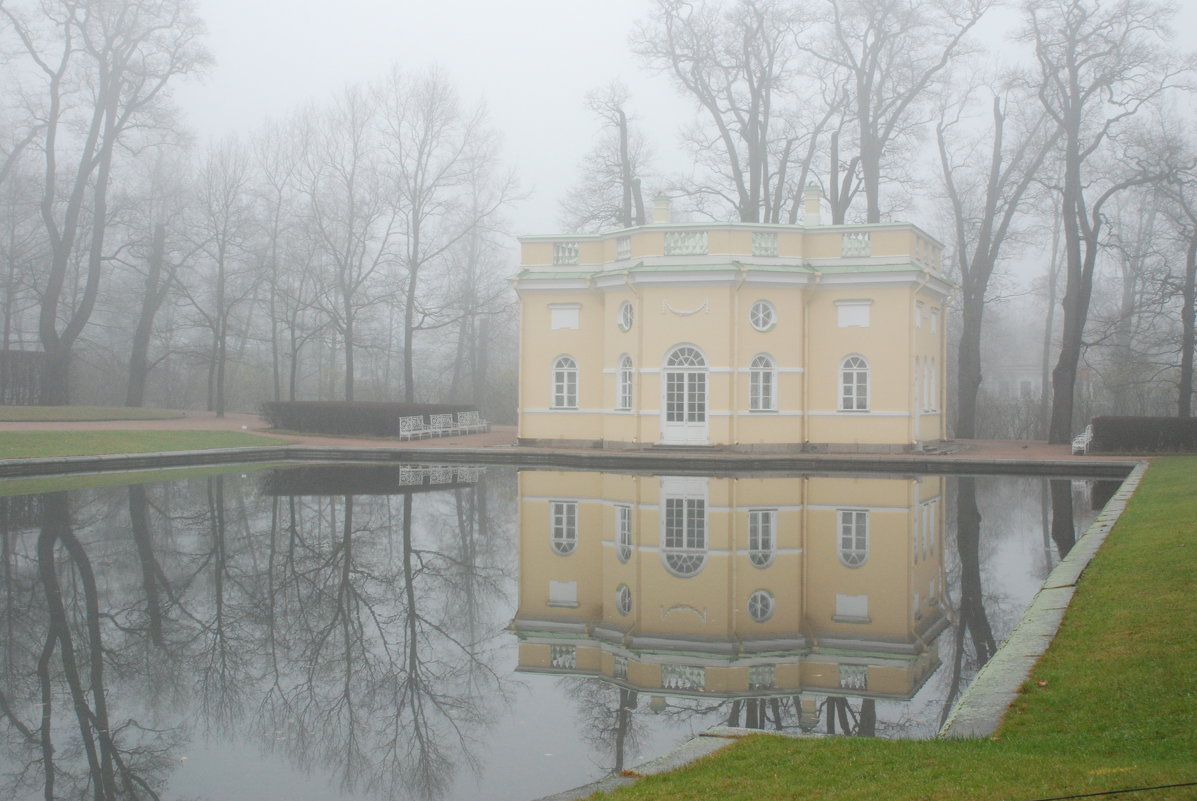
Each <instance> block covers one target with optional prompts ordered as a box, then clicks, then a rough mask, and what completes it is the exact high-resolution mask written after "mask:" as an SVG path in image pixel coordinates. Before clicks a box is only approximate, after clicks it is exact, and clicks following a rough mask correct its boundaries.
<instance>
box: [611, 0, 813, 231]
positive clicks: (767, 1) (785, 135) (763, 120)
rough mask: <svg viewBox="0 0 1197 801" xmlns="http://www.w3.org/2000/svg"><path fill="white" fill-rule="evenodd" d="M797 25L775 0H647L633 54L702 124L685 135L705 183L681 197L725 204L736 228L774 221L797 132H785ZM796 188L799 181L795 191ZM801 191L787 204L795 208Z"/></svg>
mask: <svg viewBox="0 0 1197 801" xmlns="http://www.w3.org/2000/svg"><path fill="white" fill-rule="evenodd" d="M802 29H803V25H802V22H801V20H800V18H799V17H798V14H797V11H796V9H795V7H794V6H792V5H791V4H789V3H787V2H784V0H735V2H733V3H731V4H730V5H729V6H725V5H724V4H723V3H720V2H717V1H716V0H656V2H655V4H654V10H653V16H652V18H651V19H650V20H649V21H648V22H647V23H646V24H644V25H641V26H640V27H639V29H638V30H637V31H636V32H635V33H634V34H633V37H632V47H633V49H634V50H635V52H636V53H638V54H639V55H640V56H641V57H642V58H644V60H645V61H646V63H648V64H649V65H650V66H651V67H653V68H655V69H658V70H661V71H663V72H667V73H669V74H670V75H671V76H672V77H673V79H674V81H675V82H676V83H677V85H678V87H679V88H680V89H681V90H682V91H683V92H685V93H686V94H687V95H689V96H690V97H691V98H692V99H693V100H694V101H695V102H696V103H697V104H698V106H699V108H700V109H701V112H702V115H703V117H704V119H705V120H706V122H707V123H708V124H709V125H710V126H711V127H710V128H709V129H708V128H703V127H701V126H700V127H699V129H698V130H696V131H694V132H693V133H692V134H691V138H692V139H695V140H697V143H698V146H697V148H696V150H697V156H698V157H699V158H700V159H701V158H705V157H706V156H707V155H712V156H713V160H712V161H711V163H710V164H709V165H708V166H709V167H710V168H711V169H712V171H713V173H714V180H711V181H704V182H699V184H698V185H697V186H695V187H693V188H692V189H690V191H691V192H692V193H694V194H696V195H698V196H699V198H700V199H701V198H702V197H704V196H710V197H714V198H716V199H719V200H722V201H726V202H727V203H728V204H729V205H730V206H731V208H733V209H734V210H735V215H736V217H737V218H738V219H739V220H740V221H741V222H780V221H781V219H782V218H783V215H782V211H781V205H782V200H783V199H782V198H781V197H780V195H781V194H782V191H783V190H784V188H785V187H786V186H787V185H788V184H787V179H786V170H787V167H788V165H789V162H790V159H791V153H792V152H793V150H794V146H795V143H796V141H797V140H798V139H799V134H798V133H797V132H795V131H794V130H793V129H791V128H788V127H787V126H786V124H785V123H786V117H787V109H786V108H785V104H786V101H787V100H789V99H790V98H791V97H792V93H793V90H794V81H795V79H796V77H797V59H796V56H797V46H796V37H797V36H798V35H799V33H800V32H801V31H802ZM799 186H801V183H800V184H799ZM800 195H801V193H800V192H798V193H795V194H794V195H793V196H791V197H790V198H786V199H788V200H790V201H791V202H794V201H795V199H796V198H798V197H800Z"/></svg>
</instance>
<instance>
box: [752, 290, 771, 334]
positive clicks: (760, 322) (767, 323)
mask: <svg viewBox="0 0 1197 801" xmlns="http://www.w3.org/2000/svg"><path fill="white" fill-rule="evenodd" d="M748 322H749V323H750V324H751V325H752V327H753V328H755V329H756V330H757V331H761V332H764V331H772V330H773V328H774V327H775V326H776V325H777V309H776V307H774V305H773V304H772V303H770V302H769V301H767V300H765V299H764V298H762V299H761V300H758V301H756V302H754V303H753V304H752V306H750V307H749V309H748Z"/></svg>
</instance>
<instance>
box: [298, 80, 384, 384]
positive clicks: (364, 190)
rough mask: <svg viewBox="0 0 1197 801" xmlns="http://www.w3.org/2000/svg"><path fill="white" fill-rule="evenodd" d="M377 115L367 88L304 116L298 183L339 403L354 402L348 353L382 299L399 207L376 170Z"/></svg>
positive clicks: (350, 91)
mask: <svg viewBox="0 0 1197 801" xmlns="http://www.w3.org/2000/svg"><path fill="white" fill-rule="evenodd" d="M376 114H377V111H376V109H375V105H374V99H373V98H371V97H369V95H368V93H367V91H366V90H364V89H362V88H359V87H351V88H348V89H346V90H345V91H344V92H343V93H341V94H340V95H339V96H338V97H337V98H336V99H335V100H334V102H333V103H332V105H331V106H329V107H328V108H327V109H324V110H322V111H319V112H315V113H313V114H312V115H311V117H310V120H309V122H310V124H311V125H312V128H311V131H310V133H309V134H308V136H309V148H308V150H307V156H308V158H307V162H306V165H305V170H304V174H303V176H302V178H301V184H302V186H303V192H304V195H305V198H304V199H305V202H306V204H307V207H308V209H309V213H310V215H311V223H312V232H313V234H314V236H315V238H316V245H317V247H318V250H319V254H320V257H321V260H322V262H323V266H324V267H325V268H326V269H327V280H326V284H325V292H326V293H327V295H326V297H325V306H324V308H325V310H326V311H327V313H328V315H329V319H330V320H331V322H332V325H333V327H334V328H335V329H336V330H337V332H338V333H339V334H340V336H341V343H342V352H343V354H344V358H345V381H344V392H345V400H347V401H352V400H353V391H354V380H355V367H356V363H355V360H354V356H355V348H356V346H357V345H358V344H359V343H358V342H357V337H358V332H357V328H358V323H359V319H360V318H361V316H362V314H363V313H364V312H365V311H366V310H368V309H369V308H370V307H372V306H374V305H376V304H378V303H380V302H381V301H382V300H383V298H384V297H387V296H388V293H387V292H386V288H385V287H384V286H383V278H384V273H385V271H386V268H388V267H389V266H390V265H391V264H392V263H393V261H394V258H395V257H394V254H393V253H392V250H393V240H394V237H395V233H396V230H395V225H396V220H397V215H398V208H397V205H396V199H395V198H394V193H393V192H392V191H391V190H390V189H389V188H388V187H387V186H386V182H385V180H384V178H383V176H382V174H381V172H380V165H379V160H380V155H379V151H378V142H377V136H376V131H377V128H376V125H377V122H378V121H377V119H376Z"/></svg>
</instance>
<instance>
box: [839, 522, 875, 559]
mask: <svg viewBox="0 0 1197 801" xmlns="http://www.w3.org/2000/svg"><path fill="white" fill-rule="evenodd" d="M836 517H837V518H838V520H837V523H838V528H839V554H840V561H841V562H843V563H844V565H845V566H847V567H860V566H861V565H863V564H864V563H865V562H866V561H867V560H868V558H869V513H868V512H867V511H865V510H864V509H840V510H838V511H837V513H836Z"/></svg>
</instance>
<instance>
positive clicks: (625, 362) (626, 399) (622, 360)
mask: <svg viewBox="0 0 1197 801" xmlns="http://www.w3.org/2000/svg"><path fill="white" fill-rule="evenodd" d="M616 384H617V386H616V392H615V408H616V409H631V408H632V357H631V356H628V355H627V354H624V355H623V356H621V357H619V374H618V380H617V381H616Z"/></svg>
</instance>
